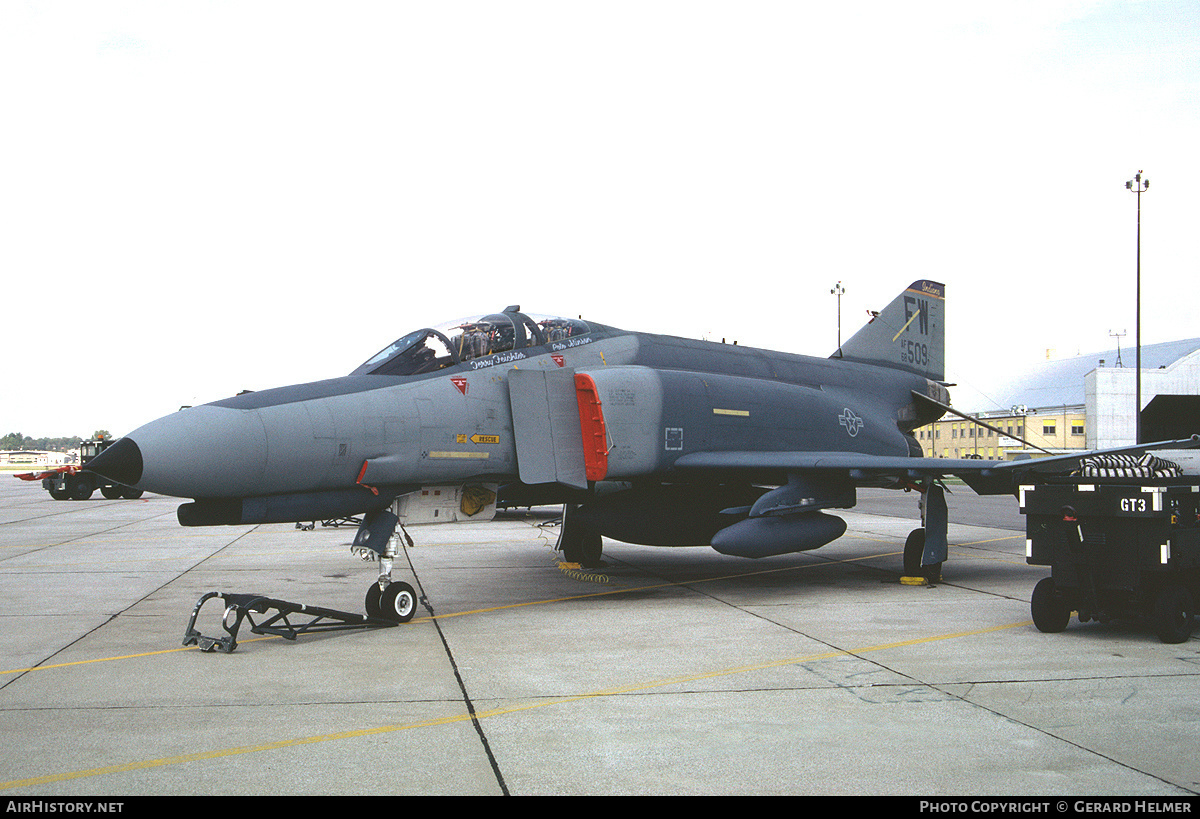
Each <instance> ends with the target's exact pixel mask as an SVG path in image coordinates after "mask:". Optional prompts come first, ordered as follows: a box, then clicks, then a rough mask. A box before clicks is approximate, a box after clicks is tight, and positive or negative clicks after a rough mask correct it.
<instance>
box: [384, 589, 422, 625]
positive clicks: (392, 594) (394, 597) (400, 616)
mask: <svg viewBox="0 0 1200 819" xmlns="http://www.w3.org/2000/svg"><path fill="white" fill-rule="evenodd" d="M379 608H380V616H381V617H383V619H385V620H392V621H394V622H397V623H407V622H408V621H409V620H411V619H412V618H413V615H414V614H416V612H417V593H416V591H415V590H414V589H413V587H412V586H410V585H408V584H407V583H392V584H390V585H389V586H388V587H387V588H386V589H384V590H383V594H381V595H379Z"/></svg>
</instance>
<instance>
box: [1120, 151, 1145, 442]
mask: <svg viewBox="0 0 1200 819" xmlns="http://www.w3.org/2000/svg"><path fill="white" fill-rule="evenodd" d="M1125 187H1126V189H1128V190H1131V191H1133V192H1134V193H1136V194H1137V298H1136V308H1135V309H1136V310H1137V329H1136V335H1135V336H1134V344H1136V345H1137V377H1136V378H1137V380H1136V383H1137V387H1136V390H1137V396H1136V397H1135V398H1134V405H1133V411H1134V414H1133V420H1134V429H1135V430H1136V431H1137V432H1136V435H1137V438H1136V440H1135V441H1134V443H1138V444H1140V443H1141V442H1142V194H1143V193H1144V192H1145V191H1147V190H1149V189H1150V180H1149V179H1143V178H1142V172H1141V171H1138V172H1137V173H1135V174H1134V175H1133V179H1130V180H1129V181H1128V182H1126V183H1125Z"/></svg>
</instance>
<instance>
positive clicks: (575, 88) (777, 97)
mask: <svg viewBox="0 0 1200 819" xmlns="http://www.w3.org/2000/svg"><path fill="white" fill-rule="evenodd" d="M0 71H2V73H3V76H4V81H3V82H2V83H0V109H2V112H3V122H4V127H3V128H2V129H0V142H2V144H3V152H2V157H3V159H2V160H0V161H2V163H3V165H2V167H3V171H2V173H0V270H3V271H4V275H3V281H4V284H5V287H4V291H3V292H4V293H5V301H4V304H5V308H6V310H5V320H4V329H5V344H4V350H5V355H4V361H5V365H6V366H5V368H4V381H3V384H4V386H3V390H2V393H0V434H3V433H6V432H22V433H24V434H26V435H33V436H42V435H48V436H57V435H75V434H78V435H88V434H90V433H91V432H92V431H93V430H95V429H97V428H107V429H109V430H111V431H112V432H114V433H116V434H123V433H126V432H129V431H131V430H132V429H134V428H135V427H137V426H140V425H141V424H143V423H145V422H147V421H150V420H153V419H154V418H157V417H159V416H161V415H164V414H167V413H169V412H172V411H174V410H176V409H177V408H178V407H179V406H180V405H182V404H195V403H202V402H205V401H211V400H217V399H219V398H222V397H225V396H227V395H232V394H234V393H236V392H238V391H240V390H242V389H263V388H267V387H273V386H280V385H283V384H289V383H296V382H300V381H310V380H316V379H320V378H328V377H332V376H337V375H343V374H345V373H347V372H349V371H350V370H351V369H353V368H354V367H355V366H356V365H358V364H359V363H361V362H362V361H363V360H365V359H366V358H368V357H369V356H370V355H371V354H373V353H374V352H375V351H377V350H378V349H380V348H381V347H383V346H385V345H386V344H387V343H389V342H390V341H392V340H393V339H394V338H396V337H398V336H400V335H403V334H404V333H406V332H408V331H409V330H412V329H415V328H417V327H421V326H427V325H430V324H436V323H440V322H442V321H445V320H447V319H451V318H456V317H459V316H466V315H471V314H478V313H483V312H489V311H494V310H498V309H501V308H503V307H504V306H505V305H508V304H513V303H519V304H521V305H522V307H523V308H524V309H525V310H526V311H527V312H541V313H561V314H567V315H583V317H584V318H592V319H595V320H597V321H600V322H603V323H606V324H612V325H616V326H618V327H625V328H628V329H640V330H651V331H658V332H665V333H671V334H676V335H683V336H690V337H708V338H714V339H720V338H721V337H725V338H728V339H729V340H731V341H732V340H734V339H737V340H738V341H739V343H742V344H749V345H754V346H760V347H769V348H775V349H783V350H788V351H792V352H800V353H808V354H813V355H822V356H824V355H828V354H829V353H831V352H832V351H833V350H834V349H835V348H836V345H837V339H836V320H837V315H836V300H835V298H834V297H833V296H832V295H830V289H831V288H832V287H833V285H834V284H835V282H837V281H839V280H840V281H841V282H842V283H843V286H844V287H845V288H846V295H845V296H844V298H843V301H842V313H843V326H844V328H845V335H846V336H848V335H850V334H851V333H852V331H853V329H855V328H857V326H858V325H859V324H861V323H862V321H863V320H865V311H866V310H867V309H880V308H882V307H883V306H884V305H885V304H887V303H888V302H889V301H890V300H891V299H892V298H893V297H894V296H895V295H896V294H897V293H899V292H900V291H901V290H902V289H903V288H904V287H905V286H906V285H908V284H909V283H910V282H912V281H914V280H916V279H925V278H927V279H933V280H936V281H940V282H944V283H945V284H946V292H947V312H948V318H947V324H948V351H947V364H948V374H947V377H948V378H949V379H950V380H951V381H954V382H957V383H958V384H960V385H962V386H960V387H959V388H957V389H955V390H952V391H951V392H952V395H954V402H955V403H956V404H957V405H959V406H961V407H962V408H964V409H989V408H993V407H989V406H987V404H986V401H981V400H980V399H978V398H977V397H972V395H973V390H974V389H983V390H984V392H985V393H986V388H987V385H989V384H991V383H993V381H994V380H995V377H996V376H997V375H998V374H999V373H1001V372H1004V371H1006V370H1010V369H1013V368H1020V367H1025V366H1029V365H1031V364H1033V363H1036V361H1037V360H1039V358H1041V359H1044V358H1045V355H1046V350H1048V349H1050V350H1053V351H1054V355H1056V356H1059V357H1061V356H1069V355H1075V354H1078V353H1086V352H1091V351H1097V350H1104V349H1110V348H1111V347H1112V346H1113V339H1111V338H1110V337H1109V332H1110V331H1114V332H1120V331H1126V332H1127V334H1128V335H1127V336H1126V337H1125V338H1124V339H1123V341H1122V346H1123V347H1125V346H1126V345H1129V346H1131V345H1132V343H1133V337H1134V329H1135V328H1134V323H1135V317H1134V271H1135V254H1134V248H1135V218H1136V199H1137V197H1136V196H1135V195H1134V194H1132V193H1130V192H1128V191H1126V190H1125V188H1124V183H1125V181H1126V180H1127V179H1130V178H1132V176H1133V174H1134V173H1135V172H1137V171H1138V170H1144V171H1145V174H1146V176H1147V177H1149V179H1150V180H1151V188H1150V191H1149V192H1148V193H1146V194H1144V195H1143V197H1142V204H1143V208H1142V217H1143V232H1142V238H1143V248H1142V270H1143V308H1142V309H1143V330H1142V336H1143V342H1144V343H1152V342H1155V341H1166V340H1172V339H1178V338H1188V337H1195V336H1200V298H1198V296H1200V241H1198V239H1197V235H1198V233H1197V226H1198V225H1200V197H1198V196H1197V193H1198V192H1200V148H1198V146H1200V127H1198V125H1200V3H1197V2H1196V1H1195V0H1178V1H1177V2H1129V0H1124V1H1123V2H1085V1H1083V0H1080V2H1046V0H1036V1H1035V2H1006V3H1000V4H996V3H988V4H985V3H962V2H944V3H921V2H915V3H903V4H901V3H894V2H878V3H872V2H866V3H863V2H859V3H852V4H850V3H846V4H838V3H816V2H800V0H790V1H789V2H702V1H701V0H686V2H655V0H637V1H636V2H621V1H620V0H608V1H607V2H603V3H600V2H589V3H583V2H571V0H550V1H549V2H504V1H503V0H488V1H487V2H452V1H445V2H444V1H442V0H439V2H429V0H421V2H402V1H397V0H391V1H390V2H350V3H332V2H328V3H312V2H308V3H306V2H295V1H294V0H291V1H289V2H252V1H248V0H239V1H238V2H166V1H165V0H154V2H103V0H88V1H87V2H63V1H60V2H45V3H43V2H20V0H8V2H4V3H3V4H0ZM1126 360H1128V359H1126Z"/></svg>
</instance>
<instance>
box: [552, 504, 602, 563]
mask: <svg viewBox="0 0 1200 819" xmlns="http://www.w3.org/2000/svg"><path fill="white" fill-rule="evenodd" d="M579 509H580V506H579V504H577V503H568V504H564V505H563V519H562V528H561V529H559V532H558V545H557V546H556V547H555V548H557V549H558V550H559V551H560V552H562V553H563V560H564V561H565V562H567V563H578V564H579V565H580V566H583V567H584V568H586V569H596V568H599V567H601V566H603V565H604V563H603V561H601V560H600V556H601V555H602V554H603V552H604V540H603V538H601V536H600V533H599V532H597V531H595V530H594V529H592V527H591V526H589V525H588V524H587V523H586V522H585V521H584V520H583V519H582V517H581V515H580V513H579Z"/></svg>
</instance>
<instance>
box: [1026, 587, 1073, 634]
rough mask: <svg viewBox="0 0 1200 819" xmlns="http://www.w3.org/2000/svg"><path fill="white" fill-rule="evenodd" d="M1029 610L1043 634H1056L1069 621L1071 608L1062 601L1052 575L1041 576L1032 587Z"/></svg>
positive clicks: (1034, 622)
mask: <svg viewBox="0 0 1200 819" xmlns="http://www.w3.org/2000/svg"><path fill="white" fill-rule="evenodd" d="M1029 611H1030V613H1031V614H1032V615H1033V624H1034V625H1035V626H1037V630H1038V631H1040V632H1043V633H1045V634H1057V633H1058V632H1060V631H1062V630H1063V629H1065V628H1066V627H1067V623H1069V622H1071V610H1070V609H1069V608H1067V604H1066V603H1064V602H1063V599H1062V595H1061V594H1059V593H1058V587H1057V586H1056V585H1054V578H1052V577H1043V578H1042V579H1041V580H1039V581H1038V584H1037V585H1036V586H1034V587H1033V597H1032V598H1031V599H1030V601H1029Z"/></svg>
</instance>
